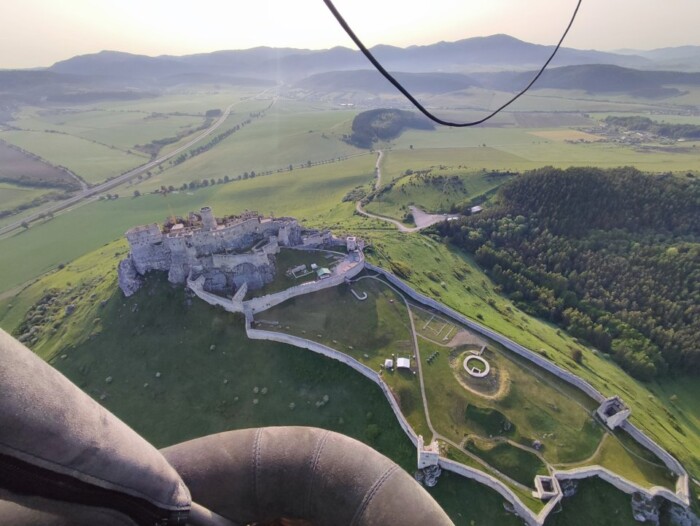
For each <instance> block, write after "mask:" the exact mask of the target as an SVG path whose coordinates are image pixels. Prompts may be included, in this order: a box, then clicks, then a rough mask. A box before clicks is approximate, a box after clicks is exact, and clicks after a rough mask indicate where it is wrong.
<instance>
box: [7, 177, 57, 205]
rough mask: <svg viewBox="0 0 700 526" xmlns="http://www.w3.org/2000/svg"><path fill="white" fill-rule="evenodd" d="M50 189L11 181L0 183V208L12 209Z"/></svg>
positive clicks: (44, 193) (46, 192)
mask: <svg viewBox="0 0 700 526" xmlns="http://www.w3.org/2000/svg"><path fill="white" fill-rule="evenodd" d="M50 191H51V190H50V189H48V188H32V187H29V186H19V185H16V184H12V183H0V210H12V209H13V208H15V207H17V206H20V205H22V204H24V203H28V202H30V201H32V200H33V199H36V198H37V197H41V196H42V195H46V194H48V193H49V192H50Z"/></svg>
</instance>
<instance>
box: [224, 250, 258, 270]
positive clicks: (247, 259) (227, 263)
mask: <svg viewBox="0 0 700 526" xmlns="http://www.w3.org/2000/svg"><path fill="white" fill-rule="evenodd" d="M211 260H212V265H213V266H214V267H215V268H224V269H233V268H235V267H237V266H238V265H243V264H245V263H248V264H249V265H253V266H255V267H259V266H263V265H269V264H270V260H269V259H268V257H267V254H266V253H264V252H257V253H254V254H212V255H211Z"/></svg>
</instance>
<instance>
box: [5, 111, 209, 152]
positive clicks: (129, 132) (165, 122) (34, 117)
mask: <svg viewBox="0 0 700 526" xmlns="http://www.w3.org/2000/svg"><path fill="white" fill-rule="evenodd" d="M203 122H204V117H203V116H198V115H173V114H164V113H157V112H151V113H142V112H134V111H116V110H111V109H101V108H100V109H95V108H88V109H77V108H60V109H56V110H53V111H51V110H36V111H35V112H32V113H28V112H25V113H24V114H23V115H22V117H21V118H20V119H16V120H15V121H13V123H12V124H13V126H16V127H18V128H21V129H23V130H32V131H40V132H41V131H46V130H51V131H55V132H60V133H65V134H68V135H72V136H74V137H80V138H82V139H87V140H89V141H95V142H98V143H101V144H103V145H106V146H114V147H116V148H117V149H119V150H121V151H123V152H126V151H127V150H130V149H132V148H134V147H135V146H136V145H137V144H146V143H149V142H151V141H152V140H154V139H162V138H164V137H172V136H175V135H177V134H178V133H180V132H183V131H187V130H188V129H193V128H196V127H198V126H200V125H201V124H202V123H203ZM52 137H53V134H52V135H50V138H52Z"/></svg>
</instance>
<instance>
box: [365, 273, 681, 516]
mask: <svg viewBox="0 0 700 526" xmlns="http://www.w3.org/2000/svg"><path fill="white" fill-rule="evenodd" d="M365 268H367V269H368V270H372V271H374V272H377V273H379V274H381V275H382V276H383V277H384V278H386V279H387V281H389V282H390V283H391V284H392V285H394V286H396V287H397V288H398V289H400V290H401V291H402V292H404V293H405V294H406V295H407V296H409V297H410V298H412V299H414V300H415V301H417V302H419V303H422V304H424V305H427V306H429V307H432V308H433V309H435V310H437V311H438V312H441V313H443V314H445V315H446V316H449V317H450V318H453V319H454V320H456V321H458V322H460V323H462V324H463V325H465V326H467V327H469V328H470V329H472V330H474V331H475V332H478V333H480V334H482V335H484V336H486V337H487V338H490V339H492V340H494V341H496V342H498V343H500V344H501V345H503V346H504V347H505V348H506V349H509V350H510V351H512V352H514V353H516V354H517V355H519V356H522V357H523V358H526V359H527V360H529V361H531V362H533V363H535V364H536V365H538V366H539V367H541V368H542V369H544V370H546V371H548V372H550V373H552V374H554V375H555V376H557V377H558V378H561V379H562V380H564V381H566V382H568V383H570V384H571V385H573V386H575V387H578V388H579V389H580V390H581V391H583V392H584V393H586V394H587V395H588V396H590V397H591V398H593V399H594V400H596V401H597V402H599V403H602V402H603V401H605V400H606V397H605V396H603V394H602V393H601V392H600V391H598V390H597V389H595V388H594V387H593V386H592V385H591V384H589V383H588V382H586V381H585V380H583V379H582V378H579V377H578V376H576V375H575V374H573V373H570V372H569V371H566V370H564V369H562V368H561V367H559V366H557V365H554V364H553V363H551V362H550V361H549V360H547V359H545V358H544V357H542V356H540V355H539V354H537V353H534V352H532V351H531V350H529V349H527V348H526V347H523V346H522V345H520V344H518V343H515V342H514V341H512V340H510V339H509V338H506V337H505V336H503V335H501V334H498V333H496V332H494V331H492V330H491V329H489V328H487V327H484V326H483V325H481V324H479V323H476V322H474V321H472V320H470V319H468V318H466V317H464V316H462V315H461V314H460V313H458V312H456V311H454V310H453V309H450V308H449V307H447V306H445V305H442V304H441V303H439V302H437V301H435V300H433V299H432V298H428V297H427V296H424V295H423V294H421V293H419V292H417V291H415V290H413V289H412V288H411V287H410V286H408V285H406V284H405V283H404V282H403V281H401V280H400V279H399V278H397V277H396V276H394V275H393V274H391V273H390V272H388V271H386V270H384V269H383V268H381V267H377V266H376V265H372V264H371V263H365ZM620 427H621V428H622V429H624V430H625V431H627V432H628V433H629V434H630V436H631V437H632V438H633V439H635V440H636V441H637V442H639V443H640V444H641V445H642V446H644V447H646V448H648V449H649V450H650V451H652V452H653V453H654V454H656V455H657V456H658V457H659V458H660V459H661V461H662V462H663V463H664V464H665V465H666V466H667V467H668V468H669V469H670V470H671V471H673V472H674V473H676V475H678V480H677V481H676V493H673V492H671V491H670V490H668V489H667V488H660V487H655V488H652V490H656V493H654V495H656V494H659V495H663V496H666V495H669V496H670V495H673V498H670V499H669V500H672V501H673V502H677V503H680V504H682V505H685V506H687V505H688V504H689V503H690V499H689V495H690V491H689V480H688V473H687V472H686V471H685V469H684V468H683V466H682V465H681V464H680V462H678V460H676V459H675V458H674V457H673V456H672V455H671V454H670V453H668V451H666V450H665V449H663V448H662V447H661V446H659V445H658V444H657V443H656V442H654V441H653V440H652V439H651V438H649V437H648V436H646V435H645V434H644V433H643V432H642V431H641V430H639V429H638V428H637V427H636V426H634V425H633V424H631V423H629V421H625V422H624V423H623V424H621V425H620ZM580 469H581V470H582V471H581V472H583V473H585V472H586V470H589V469H590V470H595V469H601V470H604V471H605V472H607V473H608V475H609V476H612V477H617V475H614V474H612V473H610V472H608V471H607V470H605V469H604V468H598V467H597V466H596V467H593V468H580ZM566 473H569V472H566ZM605 480H608V479H607V478H606V479H605ZM622 480H623V481H624V479H622ZM625 483H626V484H630V485H631V486H634V487H635V488H636V489H635V490H634V491H640V492H642V493H646V494H649V493H650V492H649V491H647V490H645V489H644V488H642V487H640V486H636V485H634V484H632V483H630V482H629V481H625ZM628 493H629V492H628Z"/></svg>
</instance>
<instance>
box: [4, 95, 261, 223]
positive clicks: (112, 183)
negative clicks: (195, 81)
mask: <svg viewBox="0 0 700 526" xmlns="http://www.w3.org/2000/svg"><path fill="white" fill-rule="evenodd" d="M271 89H275V88H267V89H265V90H263V91H262V92H260V93H258V94H257V95H255V97H260V96H262V95H264V94H265V93H266V92H267V91H269V90H271ZM241 102H243V101H238V102H234V103H232V104H230V105H229V106H228V107H227V108H226V109H225V110H224V112H223V114H222V115H221V117H219V118H218V119H217V120H216V122H214V124H212V125H211V126H210V127H209V128H207V129H206V130H204V131H202V132H201V133H199V134H198V135H197V136H196V137H194V138H192V139H191V140H189V141H187V143H186V144H183V145H182V146H180V147H179V148H177V149H175V150H173V151H172V152H170V153H168V154H166V155H163V156H162V157H159V158H157V159H155V160H153V161H149V162H147V163H146V164H142V165H141V166H139V167H137V168H134V169H133V170H131V171H129V172H126V173H124V174H122V175H119V176H117V177H115V178H114V179H110V180H109V181H106V182H104V183H101V184H98V185H96V186H93V187H90V188H88V189H86V190H83V191H82V192H80V193H79V194H77V195H75V196H73V197H70V198H68V199H65V200H63V201H60V202H58V203H56V204H53V205H48V206H45V207H43V208H40V209H39V210H37V211H36V212H34V213H33V214H32V215H30V216H26V217H24V218H23V219H22V220H20V221H16V222H14V223H10V224H9V225H6V226H4V227H2V228H0V236H2V235H3V234H7V233H8V232H12V231H13V230H16V229H18V228H20V227H21V226H22V223H25V222H26V223H31V222H32V221H36V220H37V219H41V218H43V217H45V216H46V215H47V214H49V213H52V214H53V213H56V212H59V211H61V210H64V209H66V208H68V207H71V206H73V205H75V204H77V203H80V202H81V201H84V200H85V199H88V198H90V197H94V196H96V195H98V194H100V193H102V192H104V191H106V190H111V189H112V188H115V187H117V186H119V185H121V184H123V183H125V182H127V181H130V180H131V179H133V178H134V177H138V176H139V175H141V174H143V173H145V172H147V171H149V170H150V169H151V168H153V167H155V166H158V165H159V164H161V163H163V162H165V161H167V160H169V159H172V158H173V157H176V156H178V155H180V154H181V153H182V152H184V151H186V150H187V149H189V148H191V147H192V146H194V145H195V144H197V143H198V142H200V141H201V140H202V139H205V138H206V137H208V136H209V135H211V134H212V133H214V132H215V131H216V130H217V129H218V128H219V127H220V126H221V125H222V124H223V123H224V122H225V121H226V119H227V118H228V116H229V115H230V114H231V108H233V107H234V106H235V105H237V104H240V103H241Z"/></svg>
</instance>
